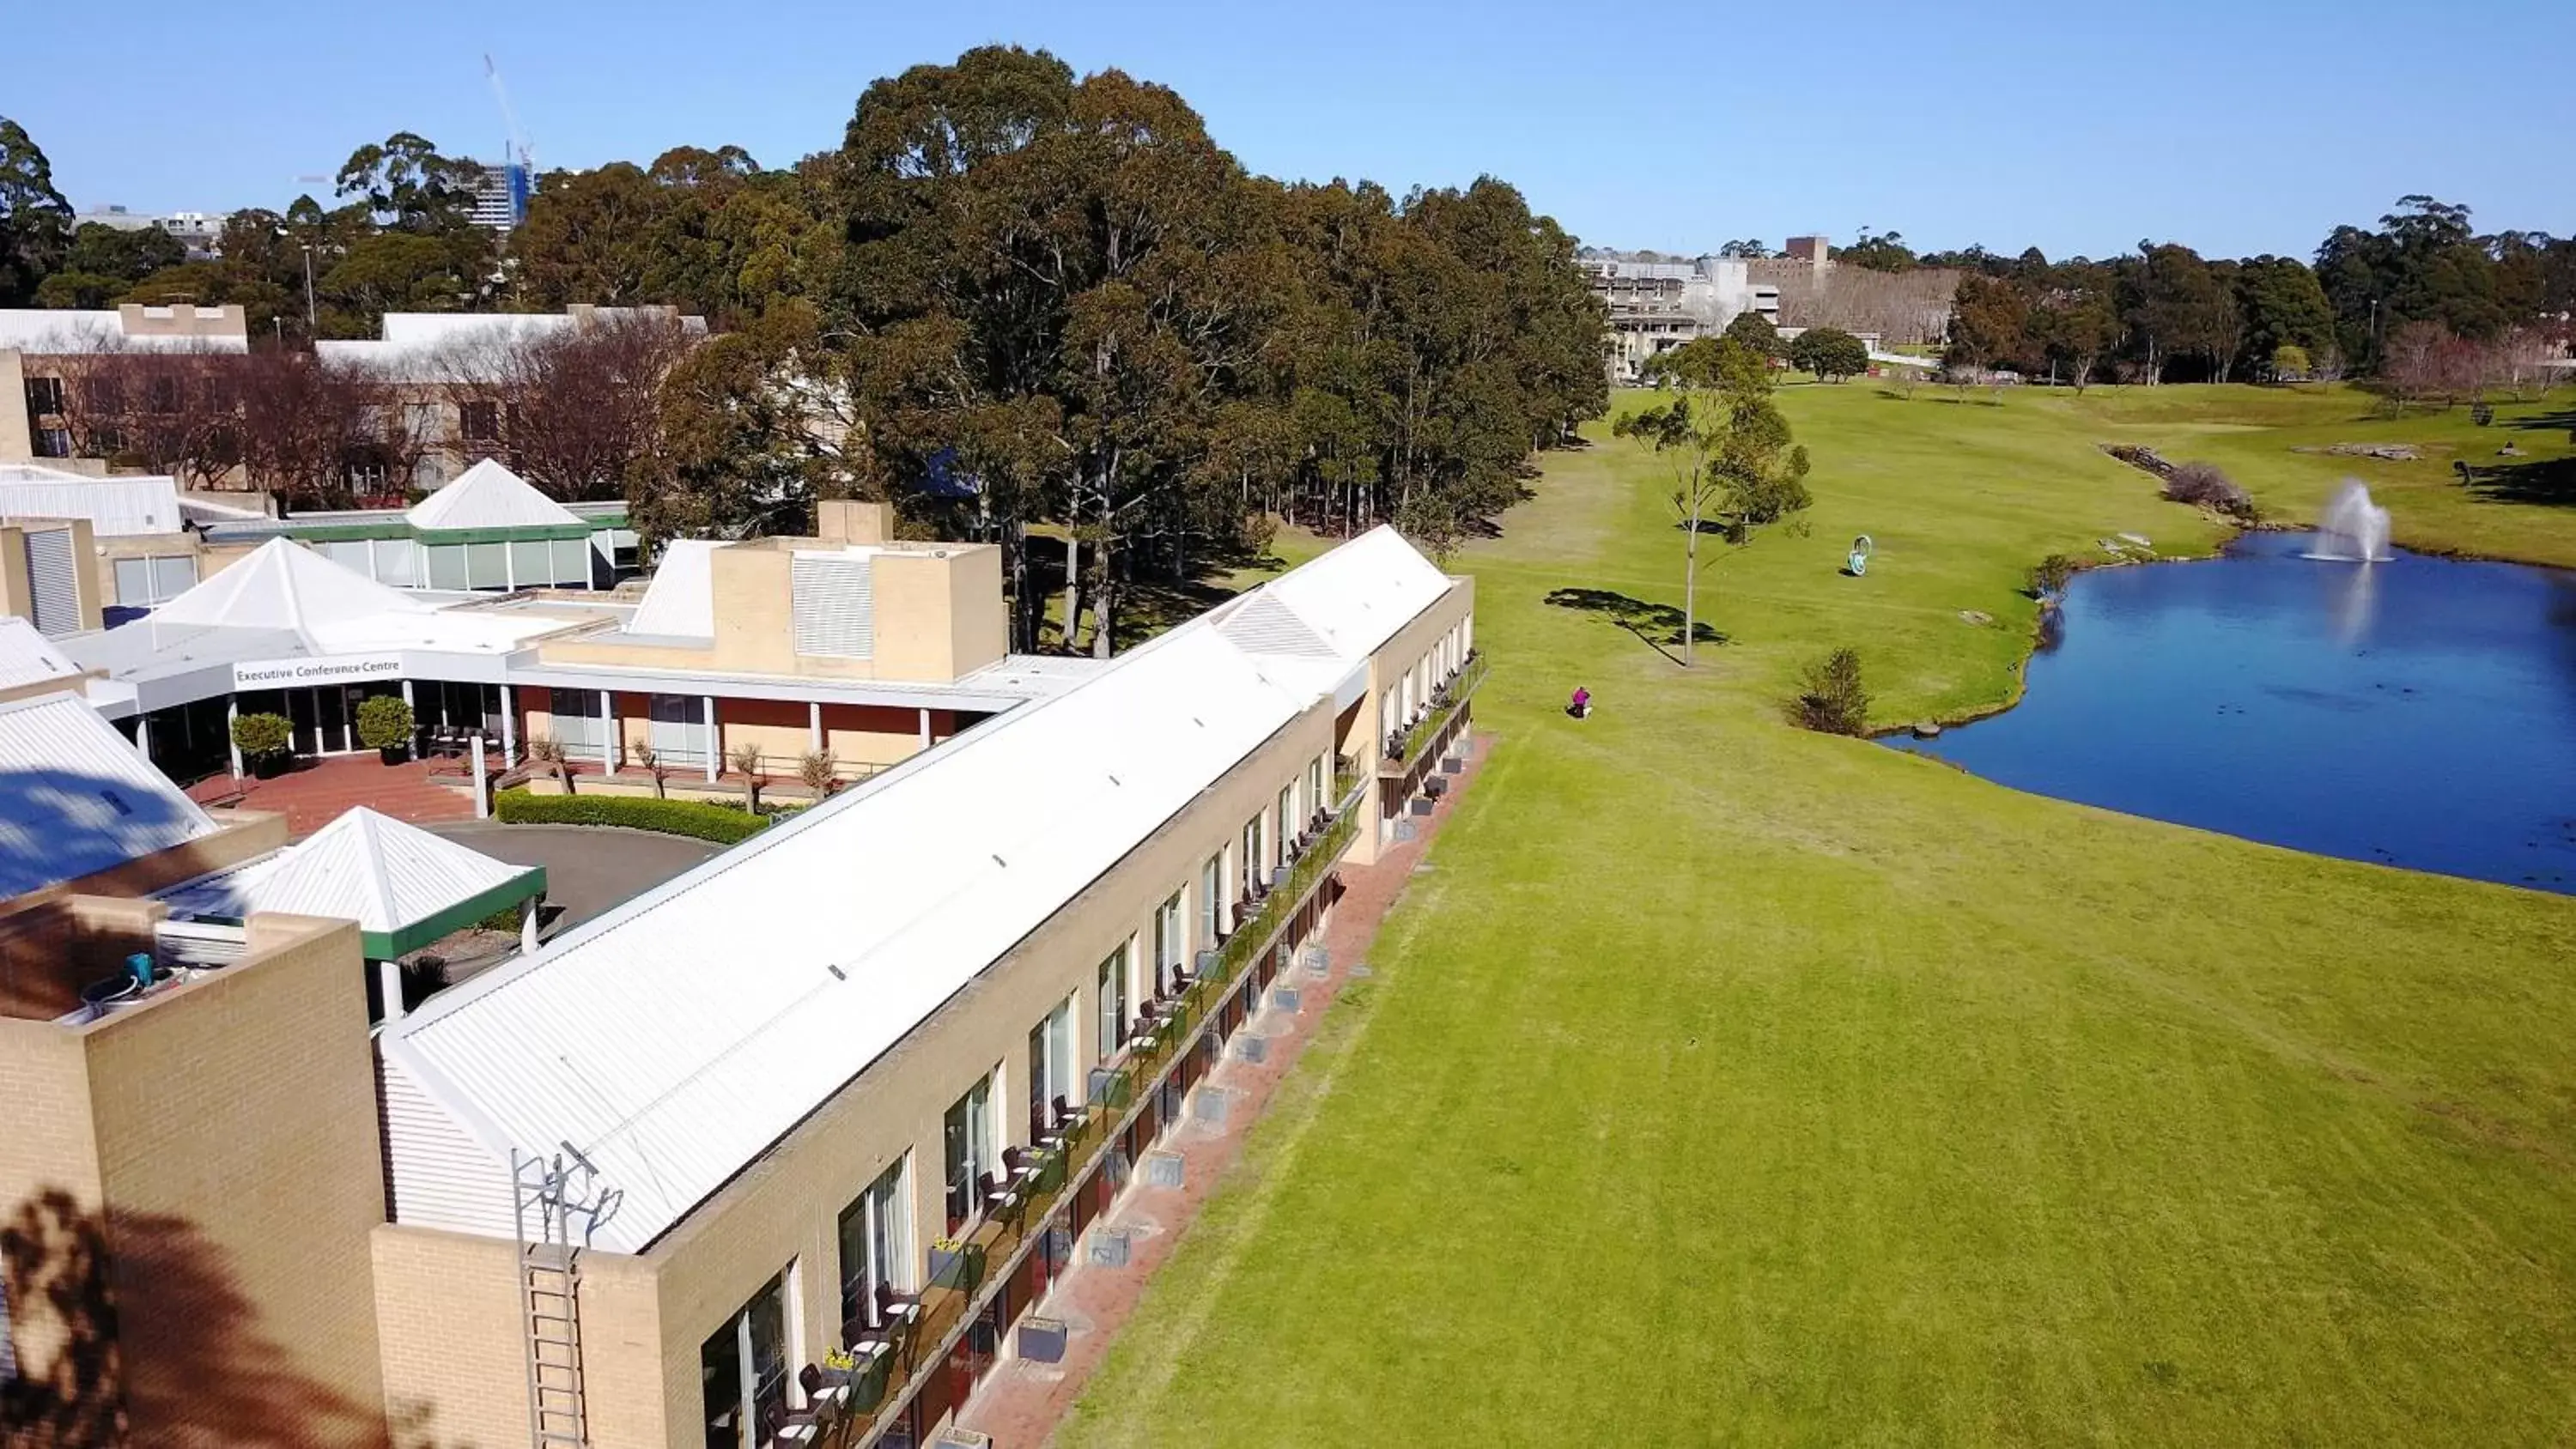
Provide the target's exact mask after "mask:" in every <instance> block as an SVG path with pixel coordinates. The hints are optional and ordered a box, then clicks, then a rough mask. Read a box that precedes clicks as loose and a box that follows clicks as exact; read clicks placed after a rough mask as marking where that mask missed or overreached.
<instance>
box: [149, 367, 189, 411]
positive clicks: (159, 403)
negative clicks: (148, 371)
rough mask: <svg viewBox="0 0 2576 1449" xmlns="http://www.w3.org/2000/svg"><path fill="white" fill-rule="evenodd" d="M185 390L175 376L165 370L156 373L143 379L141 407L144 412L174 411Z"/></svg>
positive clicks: (177, 407) (177, 408) (176, 409)
mask: <svg viewBox="0 0 2576 1449" xmlns="http://www.w3.org/2000/svg"><path fill="white" fill-rule="evenodd" d="M185 391H186V388H185V387H184V386H183V385H182V383H181V382H180V380H179V379H178V378H177V377H175V376H173V375H171V374H169V373H166V372H164V373H156V374H154V375H153V376H152V377H149V378H147V379H145V380H144V384H143V409H144V411H146V412H154V413H175V412H177V411H178V410H179V403H180V398H181V395H182V394H183V393H184V392H185Z"/></svg>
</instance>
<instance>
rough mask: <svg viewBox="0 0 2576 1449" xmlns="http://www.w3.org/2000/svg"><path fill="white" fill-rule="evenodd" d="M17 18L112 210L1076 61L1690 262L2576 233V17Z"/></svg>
mask: <svg viewBox="0 0 2576 1449" xmlns="http://www.w3.org/2000/svg"><path fill="white" fill-rule="evenodd" d="M27 10H28V13H27V14H25V15H22V16H19V17H16V18H15V19H13V21H12V23H11V25H10V31H11V36H10V39H11V42H12V50H13V51H14V55H13V57H12V60H11V63H10V64H9V66H8V67H7V70H8V73H9V81H8V85H7V88H6V90H5V92H0V114H8V115H11V116H13V117H15V118H16V119H18V120H20V121H21V122H23V123H24V124H25V125H26V126H27V127H28V129H29V130H30V131H31V132H33V133H34V135H35V137H36V139H37V141H38V143H39V144H41V145H42V146H44V148H45V149H46V151H47V153H48V154H49V155H51V156H52V158H53V161H54V172H55V177H56V181H57V184H58V185H60V186H61V188H62V189H63V191H64V192H65V194H67V195H68V196H69V197H70V198H71V199H72V201H73V203H74V204H75V205H77V206H82V207H87V206H90V205H94V204H98V203H104V202H121V203H123V204H125V205H128V206H131V207H135V208H137V209H145V208H151V209H170V208H192V209H203V210H219V209H229V208H232V207H236V206H242V205H269V206H281V205H283V204H284V203H285V202H286V201H288V200H289V199H291V198H292V197H293V196H294V195H295V193H296V192H297V191H298V190H300V189H312V190H315V191H316V192H317V194H319V193H320V192H321V191H322V190H323V189H324V188H320V187H301V186H299V185H298V182H297V177H298V176H299V175H303V174H306V173H328V172H331V171H335V170H337V169H338V165H339V162H340V161H341V160H342V159H344V158H345V157H346V156H347V155H348V153H349V152H350V151H351V150H352V149H353V148H354V147H356V146H357V145H359V144H360V143H362V142H365V141H368V140H375V139H381V138H382V137H383V136H385V135H386V134H387V133H389V132H391V131H394V130H397V129H405V128H408V129H411V130H416V131H419V132H421V133H423V134H425V135H427V136H429V137H430V138H431V139H432V140H434V141H436V142H438V143H439V144H440V145H441V147H443V148H445V149H447V150H449V151H451V152H479V153H482V154H485V155H490V154H492V153H494V152H496V151H497V150H498V147H499V143H500V137H501V133H502V125H501V122H500V119H499V113H498V109H497V107H496V106H495V104H494V102H493V99H492V96H491V93H490V91H489V89H488V88H487V87H486V85H485V83H484V79H483V62H482V56H483V54H484V52H486V51H489V52H490V53H491V54H492V55H493V56H494V57H495V58H496V59H497V60H498V61H499V62H500V65H501V69H502V72H503V75H504V77H505V79H506V82H507V84H508V86H509V89H510V93H511V98H512V100H513V102H514V103H515V105H516V107H517V109H518V112H519V115H520V118H521V120H522V121H523V122H524V123H525V125H526V127H527V129H528V131H529V133H530V134H531V136H532V137H533V138H534V140H535V143H536V152H537V159H538V161H539V163H540V164H541V165H543V166H548V167H552V166H588V165H594V164H597V163H599V162H602V161H607V160H614V159H618V158H630V159H634V160H638V161H643V160H649V159H650V158H651V157H652V156H653V155H654V154H656V153H657V152H659V151H661V150H663V149H664V148H667V147H669V146H673V145H678V144H683V143H693V144H702V145H717V144H722V143H725V142H733V143H736V144H740V145H742V146H745V147H747V148H748V149H749V150H750V151H751V152H752V154H753V155H754V156H756V157H758V158H759V159H760V160H761V161H762V162H764V163H765V164H769V165H782V164H785V163H787V162H789V161H792V160H793V159H795V157H797V156H799V155H801V154H804V153H805V152H808V151H813V150H818V149H821V148H824V147H827V146H830V145H834V144H837V142H838V140H839V138H840V133H841V128H842V126H843V124H844V123H845V122H846V121H847V120H848V118H849V114H850V110H851V107H852V105H853V104H854V103H855V101H856V100H857V97H858V94H859V92H860V91H861V90H862V89H863V88H864V87H865V86H866V85H867V83H868V81H870V80H871V79H873V78H875V77H877V76H880V75H885V74H890V73H892V72H895V71H898V70H900V69H902V68H903V67H905V66H908V65H912V64H915V63H919V62H924V61H939V60H946V59H952V58H954V57H955V55H956V54H957V52H958V51H959V50H961V49H963V48H965V47H967V46H970V45H975V44H979V43H983V42H987V41H1011V42H1016V43H1019V44H1023V45H1030V46H1044V47H1046V48H1048V49H1051V50H1053V51H1055V52H1056V53H1057V54H1058V55H1060V56H1062V57H1064V58H1065V59H1066V60H1067V61H1069V62H1070V63H1072V64H1073V65H1074V66H1075V67H1077V68H1078V69H1083V70H1090V69H1097V68H1101V67H1106V66H1112V65H1114V66H1118V67H1121V68H1124V69H1125V70H1127V71H1128V72H1130V73H1131V74H1134V75H1137V76H1140V77H1144V78H1147V79H1151V80H1156V81H1161V82H1164V83H1166V84H1169V85H1171V86H1173V87H1175V88H1177V89H1178V90H1179V91H1180V92H1181V94H1182V95H1183V96H1185V97H1187V98H1188V99H1189V100H1190V101H1191V102H1192V103H1193V104H1194V105H1195V106H1197V108H1198V109H1199V111H1200V112H1201V113H1202V114H1203V115H1205V116H1206V117H1207V119H1208V124H1209V127H1210V130H1211V131H1212V132H1213V133H1214V135H1215V136H1216V138H1217V139H1218V140H1219V141H1220V142H1221V143H1223V144H1224V145H1226V146H1227V147H1229V148H1231V149H1232V150H1233V151H1234V152H1235V154H1236V155H1238V156H1239V157H1241V158H1242V159H1243V161H1244V162H1245V164H1247V165H1249V166H1251V167H1253V168H1254V169H1256V170H1260V171H1264V172H1268V173H1271V174H1273V175H1283V176H1291V177H1300V176H1302V177H1313V178H1325V177H1330V176H1334V175H1349V176H1367V177H1370V178H1373V179H1376V180H1379V181H1382V182H1385V183H1387V184H1388V185H1390V186H1393V187H1395V188H1397V189H1399V190H1400V189H1402V188H1403V187H1404V186H1406V185H1409V184H1412V183H1416V182H1421V183H1428V184H1435V185H1446V184H1458V183H1463V182H1466V181H1469V180H1471V179H1473V178H1474V177H1475V176H1476V175H1477V174H1478V173H1480V172H1490V173H1492V174H1495V175H1498V176H1501V177H1504V178H1505V179H1508V180H1510V181H1512V182H1514V183H1516V184H1518V185H1519V186H1520V187H1521V189H1522V190H1523V191H1524V192H1525V193H1527V194H1528V196H1529V198H1530V200H1531V202H1532V204H1533V205H1535V206H1537V207H1538V208H1539V209H1541V210H1543V211H1546V212H1548V213H1550V214H1552V215H1554V216H1555V217H1557V218H1558V219H1559V220H1560V221H1562V222H1563V223H1565V225H1566V226H1567V227H1568V228H1570V229H1571V230H1573V231H1574V232H1575V233H1576V234H1578V235H1579V236H1581V237H1583V238H1584V239H1585V240H1587V241H1593V242H1599V243H1603V244H1608V245H1620V246H1656V247H1662V248H1666V249H1673V250H1700V249H1707V248H1713V247H1715V246H1716V245H1717V244H1718V243H1720V242H1722V241H1724V240H1727V239H1728V238H1731V237H1738V236H1759V237H1763V238H1766V239H1768V240H1769V241H1771V242H1772V243H1773V244H1774V245H1777V244H1778V242H1779V241H1780V239H1781V238H1783V237H1785V236H1788V235H1790V234H1793V233H1797V232H1804V231H1823V232H1827V233H1830V234H1832V235H1833V236H1835V237H1836V238H1847V237H1849V236H1850V235H1851V234H1852V233H1853V232H1854V231H1855V230H1856V229H1857V228H1859V227H1861V226H1864V225H1866V226H1869V227H1873V228H1875V229H1877V230H1881V231H1884V230H1888V229H1890V228H1894V229H1897V230H1900V231H1902V232H1903V233H1904V235H1905V237H1906V239H1907V240H1908V241H1910V242H1912V243H1914V244H1916V245H1918V246H1924V247H1938V246H1959V245H1965V244H1967V243H1969V242H1972V241H1980V242H1984V243H1985V244H1987V245H1988V246H1992V247H1997V248H2008V249H2015V250H2017V249H2019V248H2020V247H2022V246H2024V245H2027V244H2033V243H2036V244H2037V245H2039V246H2041V247H2042V248H2044V249H2045V250H2046V251H2047V252H2048V253H2049V254H2050V255H2051V256H2066V255H2072V254H2074V253H2077V252H2083V253H2088V254H2091V255H2097V256H2099V255H2106V254H2109V253H2112V252H2117V251H2120V250H2123V249H2126V248H2128V247H2130V246H2133V245H2135V244H2136V243H2137V242H2138V240H2139V239H2140V238H2142V237H2152V238H2154V239H2156V240H2166V239H2172V240H2179V241H2185V242H2189V243H2191V244H2193V245H2196V246H2198V247H2200V248H2201V249H2202V250H2204V251H2207V252H2211V253H2224V254H2230V255H2237V254H2251V253H2256V252H2263V251H2286V252H2292V253H2298V254H2305V253H2307V252H2308V251H2310V250H2311V249H2313V247H2314V246H2315V244H2316V243H2317V241H2318V240H2320V239H2321V238H2322V237H2323V236H2324V235H2325V233H2326V232H2327V231H2328V230H2329V229H2330V228H2331V227H2332V226H2333V225H2334V224H2336V223H2337V222H2341V221H2359V222H2368V221H2370V220H2372V219H2373V218H2375V217H2377V216H2378V215H2379V214H2380V213H2381V212H2383V211H2386V210H2387V209H2388V204H2389V203H2390V202H2391V201H2393V200H2394V199H2395V198H2396V197H2398V196H2399V195H2401V194H2404V193H2407V192H2413V191H2426V192H2430V193H2432V194H2434V195H2436V196H2439V197H2441V198H2442V199H2444V200H2450V201H2460V202H2465V203H2467V204H2469V205H2470V206H2472V207H2473V208H2475V210H2476V213H2477V218H2478V220H2479V222H2480V223H2481V224H2482V225H2484V226H2490V227H2496V226H2517V227H2523V228H2533V229H2540V230H2546V231H2551V232H2555V233H2559V234H2562V235H2563V234H2568V233H2576V86H2570V85H2569V84H2568V83H2567V74H2566V64H2567V57H2568V56H2569V54H2570V53H2571V48H2576V4H2571V3H2568V0H2498V3H2487V4H2479V3H2450V4H2442V5H2436V4H2433V3H2429V0H2414V3H2407V0H2346V3H2342V4H2331V3H2308V0H2288V3H2284V0H2236V3H2227V4H2222V3H2212V0H2168V3H2163V4H2151V5H2142V6H2141V5H2127V6H2115V5H2103V4H2073V3H2064V0H2061V3H2058V4H2053V5H2027V6H2025V5H2020V4H2013V3H1988V4H1979V5H1973V6H1966V5H1942V4H1934V3H1925V0H1916V3H1908V4H1903V5H1890V4H1879V3H1875V0H1850V3H1846V4H1842V5H1790V4H1781V5H1770V6H1760V5H1744V4H1737V5H1717V6H1711V5H1695V4H1679V5H1665V6H1652V5H1633V4H1632V5H1627V6H1621V7H1616V8H1601V7H1592V6H1583V5H1576V4H1556V5H1546V6H1540V5H1495V6H1487V7H1483V8H1482V9H1480V10H1477V11H1474V12H1470V11H1468V10H1467V8H1466V7H1435V6H1419V5H1410V4H1398V3H1370V4H1353V3H1345V0H1305V3H1294V4H1271V5H1259V6H1242V7H1236V6H1228V5H1223V4H1206V3H1202V4H1130V5H1115V6H1113V5H1099V4H1082V3H1074V0H1062V3H1057V4H1035V5H981V6H979V5H968V4H930V5H921V4H913V5H903V6H888V5H882V4H873V3H850V4H840V5H832V4H803V3H795V4H781V5H716V6H710V5H707V4H705V3H703V0H701V3H694V4H687V5H679V4H664V3H660V0H636V3H630V4H618V5H610V4H604V3H589V4H582V5H565V4H548V3H522V4H516V5H510V4H496V3H491V0H451V3H446V4H441V5H438V6H434V7H430V8H428V9H422V8H420V7H417V6H400V7H396V6H375V5H349V4H346V3H315V0H292V3H277V0H269V3H262V0H252V3H250V4H248V5H246V6H234V7H227V8H224V9H221V10H211V9H208V8H207V7H205V6H203V5H200V4H195V3H179V0H128V4H127V5H126V6H124V7H120V8H119V10H118V16H117V18H118V22H119V23H118V24H117V25H116V26H115V27H114V33H115V35H116V36H117V37H118V45H117V53H116V56H115V58H114V59H115V64H116V65H117V67H118V68H119V69H120V70H122V71H123V76H122V77H121V78H120V79H119V80H118V82H117V83H116V84H115V85H113V86H112V87H110V88H107V89H101V88H100V87H99V85H98V81H99V79H100V77H101V76H102V74H103V69H102V66H101V65H100V64H99V57H98V56H97V54H96V49H95V48H96V45H97V42H98V38H99V35H100V31H99V28H98V18H97V14H96V13H95V12H92V11H89V10H85V9H84V8H83V7H80V6H74V5H61V4H53V5H33V6H29V7H27Z"/></svg>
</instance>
